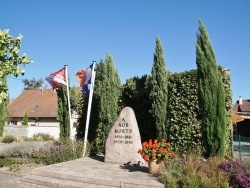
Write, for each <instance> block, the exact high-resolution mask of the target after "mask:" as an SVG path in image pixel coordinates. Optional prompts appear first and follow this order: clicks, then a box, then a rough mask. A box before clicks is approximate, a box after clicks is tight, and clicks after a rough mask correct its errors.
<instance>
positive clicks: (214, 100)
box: [196, 20, 226, 157]
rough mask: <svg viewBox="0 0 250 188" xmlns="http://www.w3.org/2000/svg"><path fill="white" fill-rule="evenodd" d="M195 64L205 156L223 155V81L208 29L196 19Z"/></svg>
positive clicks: (224, 125) (224, 124) (224, 123)
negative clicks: (197, 22) (197, 28)
mask: <svg viewBox="0 0 250 188" xmlns="http://www.w3.org/2000/svg"><path fill="white" fill-rule="evenodd" d="M196 64H197V81H198V100H199V107H200V110H201V121H202V132H203V134H202V136H203V146H204V149H205V156H206V157H209V156H215V155H220V156H224V152H225V133H226V114H225V113H226V112H225V96H224V95H225V94H224V89H223V85H222V80H221V78H220V76H219V74H218V67H217V64H216V59H215V54H214V51H213V49H212V45H211V42H210V40H209V37H208V33H207V30H206V28H205V26H204V25H203V23H202V21H201V20H199V33H198V34H197V42H196Z"/></svg>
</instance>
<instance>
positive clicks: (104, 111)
mask: <svg viewBox="0 0 250 188" xmlns="http://www.w3.org/2000/svg"><path fill="white" fill-rule="evenodd" d="M100 68H101V69H102V70H101V73H102V75H100V74H99V76H98V80H96V81H97V83H96V88H95V89H96V92H97V93H98V95H99V101H98V104H97V108H98V114H99V116H98V120H99V122H98V127H97V130H96V131H97V133H96V139H95V141H96V142H95V143H96V145H97V147H98V150H99V151H104V146H105V142H106V139H107V136H108V133H109V130H110V129H111V127H112V126H113V124H114V122H115V120H116V119H117V113H118V98H119V96H120V92H119V91H120V78H119V75H118V71H117V69H116V68H115V65H114V60H113V58H112V56H111V55H110V54H109V53H107V54H106V59H105V60H104V62H103V63H101V64H100Z"/></svg>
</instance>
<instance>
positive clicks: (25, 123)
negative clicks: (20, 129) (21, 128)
mask: <svg viewBox="0 0 250 188" xmlns="http://www.w3.org/2000/svg"><path fill="white" fill-rule="evenodd" d="M28 123H29V119H28V114H27V112H26V113H25V114H24V117H23V122H22V125H28Z"/></svg>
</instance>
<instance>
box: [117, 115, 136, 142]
mask: <svg viewBox="0 0 250 188" xmlns="http://www.w3.org/2000/svg"><path fill="white" fill-rule="evenodd" d="M114 143H115V144H133V141H132V129H130V128H129V123H128V122H126V120H125V118H124V117H123V118H122V121H121V122H120V123H119V124H118V128H117V129H115V140H114Z"/></svg>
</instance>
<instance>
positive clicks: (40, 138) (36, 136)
mask: <svg viewBox="0 0 250 188" xmlns="http://www.w3.org/2000/svg"><path fill="white" fill-rule="evenodd" d="M32 138H33V141H49V140H55V139H54V137H52V136H50V135H49V134H45V133H38V134H34V135H33V137H32Z"/></svg>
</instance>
